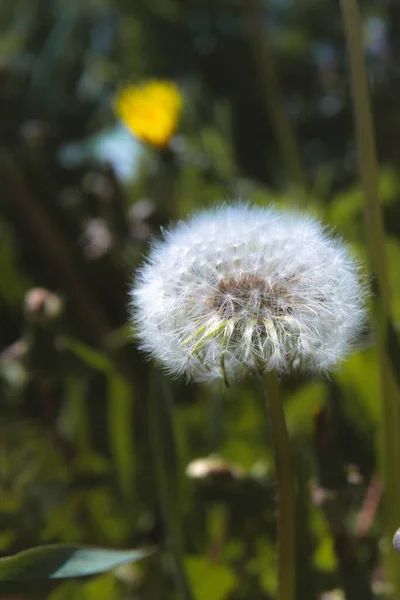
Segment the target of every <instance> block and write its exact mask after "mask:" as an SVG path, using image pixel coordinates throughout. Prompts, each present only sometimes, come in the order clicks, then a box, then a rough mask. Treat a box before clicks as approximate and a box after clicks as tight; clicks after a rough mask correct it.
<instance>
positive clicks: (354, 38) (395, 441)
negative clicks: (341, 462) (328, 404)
mask: <svg viewBox="0 0 400 600" xmlns="http://www.w3.org/2000/svg"><path fill="white" fill-rule="evenodd" d="M340 4H341V10H342V18H343V24H344V29H345V34H346V38H347V46H348V55H349V59H350V74H351V87H352V95H353V109H354V121H355V128H356V138H357V148H358V159H359V169H360V176H361V183H362V187H363V191H364V202H365V204H364V206H365V216H366V229H367V235H368V240H369V246H370V248H369V251H370V262H371V268H372V271H373V274H374V278H375V280H374V285H375V290H374V292H375V294H374V300H375V307H374V308H375V310H374V312H375V321H376V329H377V350H378V356H379V368H380V379H381V404H382V421H383V430H382V442H383V447H382V459H383V476H384V483H385V494H386V503H385V506H386V515H385V522H386V523H385V528H386V531H385V534H386V536H387V538H389V539H391V538H392V536H393V533H394V531H395V530H396V529H397V527H398V525H399V518H400V517H399V506H400V480H399V478H398V477H397V473H399V472H400V437H399V431H400V390H399V388H398V384H397V383H396V374H395V373H396V371H395V367H394V365H393V364H392V362H391V357H390V353H389V335H390V314H391V313H390V288H389V278H388V269H387V261H386V253H385V231H384V224H383V216H382V209H381V206H380V202H379V193H378V164H377V158H376V149H375V137H374V129H373V121H372V111H371V102H370V95H369V90H368V77H367V71H366V67H365V63H364V56H363V44H362V27H361V19H360V13H359V9H358V5H357V0H340ZM386 568H387V577H388V578H389V580H390V582H391V584H392V585H393V595H392V596H391V597H393V598H394V597H396V598H397V597H398V594H399V593H400V569H399V568H398V560H397V557H396V556H395V555H394V553H393V552H389V553H388V556H387V564H386Z"/></svg>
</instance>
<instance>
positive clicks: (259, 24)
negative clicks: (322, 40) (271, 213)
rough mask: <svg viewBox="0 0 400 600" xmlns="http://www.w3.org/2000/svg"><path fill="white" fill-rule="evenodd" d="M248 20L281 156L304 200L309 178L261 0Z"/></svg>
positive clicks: (250, 1)
mask: <svg viewBox="0 0 400 600" xmlns="http://www.w3.org/2000/svg"><path fill="white" fill-rule="evenodd" d="M245 6H246V11H247V15H246V16H247V21H248V28H249V39H250V43H251V44H252V46H253V49H254V57H255V61H256V66H257V68H258V73H259V78H260V82H261V85H262V88H263V95H264V100H265V103H266V106H267V110H268V113H269V117H270V121H271V127H272V129H273V131H274V135H275V138H276V142H277V144H278V146H279V150H280V153H281V159H282V163H283V165H284V166H285V168H286V171H287V175H288V176H289V178H290V179H291V181H292V184H293V185H294V186H296V188H297V191H298V192H300V193H301V195H302V198H301V199H302V200H303V201H304V199H305V193H306V190H307V176H306V173H305V171H304V168H303V165H302V160H301V156H300V151H299V145H298V141H297V139H296V134H295V131H294V129H293V127H292V125H291V123H290V120H289V117H288V115H287V114H286V112H285V101H284V98H283V95H282V92H281V90H280V87H279V81H278V77H277V72H276V67H275V62H274V57H273V50H272V48H271V45H270V43H269V40H268V33H267V31H266V28H265V24H264V18H263V5H262V3H261V1H260V0H247V2H246V4H245Z"/></svg>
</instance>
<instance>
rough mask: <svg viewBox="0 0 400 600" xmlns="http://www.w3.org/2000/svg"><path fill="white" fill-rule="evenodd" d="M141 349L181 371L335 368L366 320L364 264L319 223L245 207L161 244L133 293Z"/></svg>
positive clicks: (203, 216)
mask: <svg viewBox="0 0 400 600" xmlns="http://www.w3.org/2000/svg"><path fill="white" fill-rule="evenodd" d="M131 298H132V316H133V320H134V322H135V324H136V326H137V330H138V336H139V339H140V341H141V347H142V348H143V349H144V350H146V351H147V352H149V353H150V354H151V355H152V356H153V357H155V358H156V359H158V361H159V362H160V363H161V364H162V365H164V366H165V367H166V369H167V370H168V371H169V372H170V373H171V374H181V373H185V374H186V375H187V377H188V378H193V379H195V380H207V379H216V378H221V377H224V378H225V379H226V378H227V379H228V381H229V380H231V379H235V378H237V377H240V376H241V375H243V374H244V373H245V372H246V371H248V370H254V369H258V370H262V371H268V370H276V371H277V372H285V371H288V370H290V369H296V368H302V369H305V370H310V371H325V370H327V369H329V368H330V367H332V366H334V365H335V364H336V363H337V362H338V361H339V360H341V359H342V358H343V357H344V356H345V355H346V353H347V352H348V350H349V348H350V346H351V343H352V342H353V341H354V339H355V337H356V335H357V333H358V331H359V329H360V327H361V326H362V324H363V322H364V318H365V308H364V302H365V291H364V287H363V285H362V284H361V283H360V281H359V273H358V266H357V264H356V262H355V261H354V260H353V259H352V258H351V256H350V254H349V252H348V251H347V249H346V248H345V246H344V245H343V243H342V242H341V241H340V240H337V239H333V238H331V237H330V236H329V235H328V234H327V233H326V231H325V229H324V227H323V226H322V225H321V224H320V223H319V222H318V221H316V220H315V219H313V218H311V217H307V216H304V215H303V214H301V213H299V212H296V211H290V212H289V211H286V212H278V211H277V210H275V209H273V208H271V207H269V208H258V207H257V208H256V207H250V206H248V205H243V204H236V205H234V206H222V207H219V208H216V209H214V210H211V211H210V210H208V211H204V212H201V213H199V214H197V215H195V216H194V217H192V218H191V219H190V220H188V221H187V222H180V223H178V225H177V226H176V227H175V228H173V229H171V230H170V231H166V232H164V236H163V240H161V241H157V242H155V243H154V245H153V248H152V250H151V253H150V256H149V259H148V262H147V263H146V264H145V265H144V267H143V268H142V269H141V271H140V273H139V276H138V281H137V283H136V286H135V287H134V288H133V290H132V292H131Z"/></svg>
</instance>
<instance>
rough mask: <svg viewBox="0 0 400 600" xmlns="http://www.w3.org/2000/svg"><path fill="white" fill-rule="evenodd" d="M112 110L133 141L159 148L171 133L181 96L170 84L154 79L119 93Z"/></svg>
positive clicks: (166, 141)
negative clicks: (143, 142)
mask: <svg viewBox="0 0 400 600" xmlns="http://www.w3.org/2000/svg"><path fill="white" fill-rule="evenodd" d="M114 108H115V112H116V114H117V115H118V117H119V118H120V119H121V121H122V122H123V123H124V125H126V127H127V128H128V129H129V130H130V131H131V132H132V133H133V134H134V135H135V136H136V137H137V138H139V139H140V140H143V141H145V142H147V143H149V144H151V145H153V146H156V147H158V148H163V147H164V146H166V145H167V144H168V142H169V140H170V139H171V137H172V136H173V135H174V133H175V130H176V127H177V124H178V120H179V117H180V113H181V109H182V96H181V95H180V93H179V91H178V89H177V88H176V86H175V85H174V84H173V83H171V82H169V81H157V80H154V81H149V82H147V83H144V84H141V85H129V86H127V87H125V88H123V89H122V90H120V92H119V93H118V94H117V96H116V99H115V103H114Z"/></svg>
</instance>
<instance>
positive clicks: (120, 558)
mask: <svg viewBox="0 0 400 600" xmlns="http://www.w3.org/2000/svg"><path fill="white" fill-rule="evenodd" d="M153 551H154V550H153V549H151V548H147V549H146V548H144V549H142V550H110V549H107V548H94V547H87V546H76V545H66V544H52V545H48V546H38V547H37V548H31V549H30V550H24V551H23V552H19V553H18V554H14V555H12V556H6V557H5V558H1V559H0V581H26V580H30V579H68V578H69V577H84V576H87V575H95V574H96V573H103V572H104V571H108V570H110V569H114V568H115V567H119V566H121V565H124V564H126V563H130V562H136V561H138V560H141V559H142V558H145V557H146V556H149V555H150V554H152V553H153Z"/></svg>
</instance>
